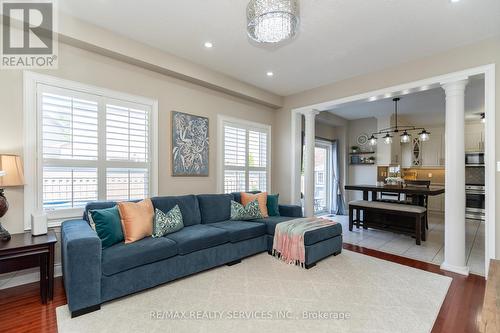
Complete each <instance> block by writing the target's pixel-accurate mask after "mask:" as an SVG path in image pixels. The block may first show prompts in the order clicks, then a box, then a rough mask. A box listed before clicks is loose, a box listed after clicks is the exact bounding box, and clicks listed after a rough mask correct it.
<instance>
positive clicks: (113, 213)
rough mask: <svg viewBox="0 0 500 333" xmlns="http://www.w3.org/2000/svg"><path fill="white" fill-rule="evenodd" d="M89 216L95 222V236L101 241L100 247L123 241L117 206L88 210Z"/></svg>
mask: <svg viewBox="0 0 500 333" xmlns="http://www.w3.org/2000/svg"><path fill="white" fill-rule="evenodd" d="M89 213H90V214H89V215H90V218H91V220H92V222H93V223H94V224H95V231H96V232H97V236H99V238H100V239H101V241H102V248H103V249H105V248H107V247H110V246H113V245H115V244H116V243H120V242H123V240H124V238H123V230H122V221H121V217H120V212H119V211H118V207H117V206H115V207H112V208H106V209H96V210H91V211H89Z"/></svg>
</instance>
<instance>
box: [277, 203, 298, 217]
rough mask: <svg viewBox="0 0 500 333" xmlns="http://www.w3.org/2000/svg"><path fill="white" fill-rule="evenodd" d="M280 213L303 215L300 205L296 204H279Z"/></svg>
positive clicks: (291, 215)
mask: <svg viewBox="0 0 500 333" xmlns="http://www.w3.org/2000/svg"><path fill="white" fill-rule="evenodd" d="M279 210H280V215H281V216H288V217H303V216H302V207H300V206H297V205H279Z"/></svg>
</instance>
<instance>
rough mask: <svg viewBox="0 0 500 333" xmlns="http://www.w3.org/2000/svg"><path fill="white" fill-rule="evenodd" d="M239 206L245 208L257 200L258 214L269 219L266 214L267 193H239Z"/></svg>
mask: <svg viewBox="0 0 500 333" xmlns="http://www.w3.org/2000/svg"><path fill="white" fill-rule="evenodd" d="M240 195H241V204H242V205H243V206H245V207H246V206H247V205H248V204H249V203H250V202H252V201H254V200H257V202H258V203H259V209H260V213H261V214H262V217H269V214H268V213H267V192H261V193H255V194H254V193H247V192H241V194H240Z"/></svg>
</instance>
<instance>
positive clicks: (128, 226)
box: [118, 199, 154, 244]
mask: <svg viewBox="0 0 500 333" xmlns="http://www.w3.org/2000/svg"><path fill="white" fill-rule="evenodd" d="M118 210H119V211H120V217H121V220H122V228H123V235H124V236H125V237H124V238H125V244H129V243H133V242H137V241H138V240H141V239H143V238H145V237H148V236H151V235H152V234H153V217H154V209H153V203H152V202H151V200H150V199H145V200H143V201H140V202H137V203H135V202H119V203H118Z"/></svg>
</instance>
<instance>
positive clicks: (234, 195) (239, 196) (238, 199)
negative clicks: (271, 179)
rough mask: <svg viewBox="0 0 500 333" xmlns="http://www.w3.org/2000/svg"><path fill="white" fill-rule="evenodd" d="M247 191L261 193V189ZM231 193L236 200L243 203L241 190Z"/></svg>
mask: <svg viewBox="0 0 500 333" xmlns="http://www.w3.org/2000/svg"><path fill="white" fill-rule="evenodd" d="M246 193H251V194H258V193H260V191H249V192H246ZM231 195H232V196H233V200H234V201H236V202H238V203H241V192H231Z"/></svg>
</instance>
